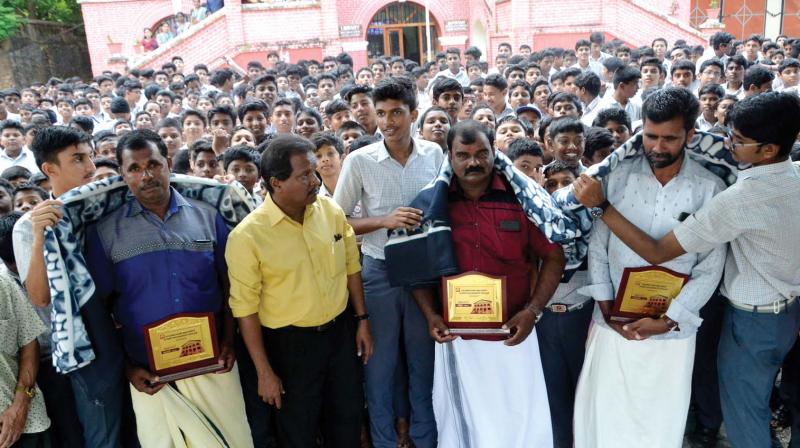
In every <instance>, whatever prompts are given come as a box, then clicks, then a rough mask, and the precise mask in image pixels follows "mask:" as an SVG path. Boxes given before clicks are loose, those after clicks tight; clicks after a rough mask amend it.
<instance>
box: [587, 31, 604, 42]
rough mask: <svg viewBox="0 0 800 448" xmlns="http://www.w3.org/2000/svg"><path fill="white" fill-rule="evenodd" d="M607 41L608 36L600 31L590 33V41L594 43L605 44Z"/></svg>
mask: <svg viewBox="0 0 800 448" xmlns="http://www.w3.org/2000/svg"><path fill="white" fill-rule="evenodd" d="M605 41H606V37H605V36H604V35H603V33H601V32H599V31H593V32H592V33H591V34H589V42H591V43H593V44H603V42H605Z"/></svg>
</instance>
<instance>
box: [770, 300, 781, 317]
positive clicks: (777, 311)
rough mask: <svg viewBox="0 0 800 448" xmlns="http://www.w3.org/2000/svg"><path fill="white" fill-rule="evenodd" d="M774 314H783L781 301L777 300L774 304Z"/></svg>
mask: <svg viewBox="0 0 800 448" xmlns="http://www.w3.org/2000/svg"><path fill="white" fill-rule="evenodd" d="M772 312H773V313H774V314H780V313H781V304H780V300H776V301H774V302H772Z"/></svg>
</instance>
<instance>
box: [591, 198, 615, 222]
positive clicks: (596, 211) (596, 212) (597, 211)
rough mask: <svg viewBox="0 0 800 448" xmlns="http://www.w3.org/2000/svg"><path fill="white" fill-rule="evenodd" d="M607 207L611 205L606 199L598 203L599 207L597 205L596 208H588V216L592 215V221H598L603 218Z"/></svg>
mask: <svg viewBox="0 0 800 448" xmlns="http://www.w3.org/2000/svg"><path fill="white" fill-rule="evenodd" d="M609 205H611V203H610V202H608V199H606V200H605V201H603V202H602V203H600V205H598V206H597V207H592V208H590V209H589V214H590V215H592V218H594V219H600V218H602V217H603V214H604V213H605V212H606V209H607V208H608V206H609Z"/></svg>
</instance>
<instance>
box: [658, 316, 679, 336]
mask: <svg viewBox="0 0 800 448" xmlns="http://www.w3.org/2000/svg"><path fill="white" fill-rule="evenodd" d="M661 320H663V321H664V323H666V324H667V333H669V332H670V331H673V330H674V331H680V328H679V327H678V323H677V322H675V321H674V320H672V319H670V318H669V317H668V316H667V315H666V314H662V315H661Z"/></svg>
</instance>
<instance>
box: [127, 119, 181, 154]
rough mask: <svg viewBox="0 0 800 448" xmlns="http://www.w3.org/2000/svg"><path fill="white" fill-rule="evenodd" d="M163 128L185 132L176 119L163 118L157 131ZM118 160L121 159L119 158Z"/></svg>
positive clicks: (156, 127)
mask: <svg viewBox="0 0 800 448" xmlns="http://www.w3.org/2000/svg"><path fill="white" fill-rule="evenodd" d="M115 126H116V125H115ZM162 128H175V129H177V130H178V132H183V125H182V124H181V122H180V121H178V120H176V119H175V118H162V119H160V120H158V122H157V123H156V126H155V131H156V132H158V131H159V130H160V129H162ZM117 160H120V159H119V158H118V159H117Z"/></svg>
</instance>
